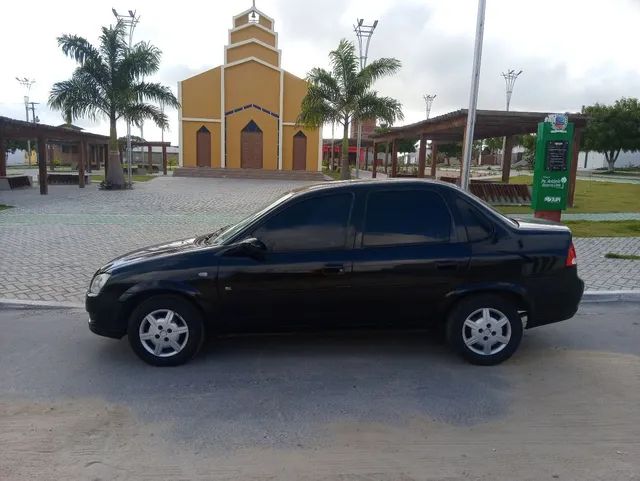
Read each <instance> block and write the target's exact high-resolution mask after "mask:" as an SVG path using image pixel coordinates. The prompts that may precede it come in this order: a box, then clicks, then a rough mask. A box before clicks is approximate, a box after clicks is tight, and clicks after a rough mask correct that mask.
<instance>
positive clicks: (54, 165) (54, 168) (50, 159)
mask: <svg viewBox="0 0 640 481" xmlns="http://www.w3.org/2000/svg"><path fill="white" fill-rule="evenodd" d="M52 150H53V149H51V148H47V149H45V152H47V153H48V154H51V155H47V156H46V157H45V162H46V161H47V160H46V159H49V169H51V172H53V171H54V170H56V164H55V162H54V155H53V152H52ZM60 150H61V151H62V145H61V146H60ZM72 155H73V154H72Z"/></svg>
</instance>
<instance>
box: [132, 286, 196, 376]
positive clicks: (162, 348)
mask: <svg viewBox="0 0 640 481" xmlns="http://www.w3.org/2000/svg"><path fill="white" fill-rule="evenodd" d="M128 335H129V344H131V348H132V349H133V351H134V352H135V353H136V354H137V355H138V357H139V358H140V359H142V360H143V361H145V362H147V363H149V364H152V365H154V366H177V365H179V364H183V363H185V362H187V361H188V360H189V359H191V358H192V357H193V356H195V355H196V354H197V352H198V351H199V350H200V347H201V346H202V343H203V340H204V328H203V323H202V316H201V314H200V312H199V311H198V310H197V309H196V307H195V306H193V305H192V304H191V303H190V302H189V301H187V300H185V299H182V298H181V297H178V296H171V295H161V296H154V297H151V298H149V299H146V300H144V301H142V302H141V303H140V305H138V306H137V307H136V308H135V309H134V310H133V313H132V314H131V317H130V319H129V328H128Z"/></svg>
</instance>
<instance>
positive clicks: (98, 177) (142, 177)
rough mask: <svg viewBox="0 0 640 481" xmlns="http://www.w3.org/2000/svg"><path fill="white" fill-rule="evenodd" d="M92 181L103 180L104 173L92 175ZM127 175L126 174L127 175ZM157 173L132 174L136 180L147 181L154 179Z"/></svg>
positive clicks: (132, 177)
mask: <svg viewBox="0 0 640 481" xmlns="http://www.w3.org/2000/svg"><path fill="white" fill-rule="evenodd" d="M90 177H91V181H92V182H102V181H103V180H104V175H95V174H94V175H91V176H90ZM125 177H126V176H125ZM155 177H156V176H155V175H132V176H131V179H132V180H133V181H134V182H147V181H148V180H151V179H154V178H155Z"/></svg>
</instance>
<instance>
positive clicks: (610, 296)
mask: <svg viewBox="0 0 640 481" xmlns="http://www.w3.org/2000/svg"><path fill="white" fill-rule="evenodd" d="M616 301H619V302H640V290H633V291H631V290H628V291H584V295H583V296H582V302H616Z"/></svg>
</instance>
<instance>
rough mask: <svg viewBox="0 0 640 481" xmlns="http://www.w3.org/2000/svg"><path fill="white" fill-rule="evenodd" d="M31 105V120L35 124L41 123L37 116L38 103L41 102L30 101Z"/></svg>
mask: <svg viewBox="0 0 640 481" xmlns="http://www.w3.org/2000/svg"><path fill="white" fill-rule="evenodd" d="M29 105H30V106H31V107H30V108H31V120H32V121H33V123H34V124H38V123H40V118H39V117H37V116H36V105H40V102H29Z"/></svg>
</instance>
